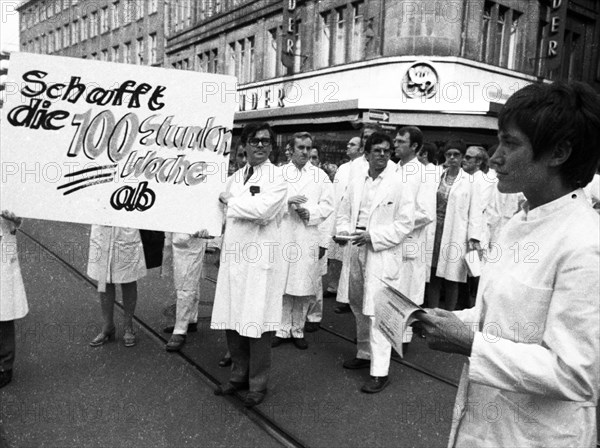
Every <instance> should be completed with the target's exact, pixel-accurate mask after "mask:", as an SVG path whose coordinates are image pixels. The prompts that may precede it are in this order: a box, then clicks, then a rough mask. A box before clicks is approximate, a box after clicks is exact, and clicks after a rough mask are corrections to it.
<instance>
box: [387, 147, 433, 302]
mask: <svg viewBox="0 0 600 448" xmlns="http://www.w3.org/2000/svg"><path fill="white" fill-rule="evenodd" d="M397 170H398V171H397V172H398V176H400V180H401V182H402V185H403V187H405V186H407V185H408V186H410V189H411V191H413V192H414V194H415V215H414V216H415V218H414V221H415V222H414V228H413V230H412V231H411V232H410V233H409V234H408V235H407V237H406V240H405V241H404V250H403V252H402V263H398V264H397V267H398V268H399V270H398V273H397V275H396V277H397V278H398V279H399V280H400V282H401V283H400V285H401V287H400V288H399V289H400V291H402V292H403V293H404V294H405V295H406V296H407V297H409V298H410V299H411V300H412V301H413V302H415V303H417V304H418V305H421V304H422V303H423V300H424V296H425V282H426V280H427V263H426V261H427V257H426V244H425V238H426V233H427V226H428V225H429V223H431V222H433V221H434V220H435V201H436V186H437V184H436V173H435V172H433V171H431V170H427V168H426V166H425V165H423V164H422V163H421V162H419V160H418V159H417V158H416V157H415V158H414V159H412V160H411V161H410V162H407V163H405V164H404V165H400V164H398V168H397Z"/></svg>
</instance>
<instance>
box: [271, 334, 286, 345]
mask: <svg viewBox="0 0 600 448" xmlns="http://www.w3.org/2000/svg"><path fill="white" fill-rule="evenodd" d="M284 342H285V339H284V338H280V337H279V336H273V339H272V340H271V347H273V348H275V347H279V346H280V345H281V344H283V343H284Z"/></svg>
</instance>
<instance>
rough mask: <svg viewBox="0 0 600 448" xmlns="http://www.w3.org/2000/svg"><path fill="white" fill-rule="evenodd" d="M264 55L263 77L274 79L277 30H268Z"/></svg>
mask: <svg viewBox="0 0 600 448" xmlns="http://www.w3.org/2000/svg"><path fill="white" fill-rule="evenodd" d="M265 53H266V56H267V64H266V67H265V77H266V78H274V77H275V76H277V59H278V54H277V28H272V29H270V30H269V32H268V34H267V45H266V51H265ZM280 73H281V72H280Z"/></svg>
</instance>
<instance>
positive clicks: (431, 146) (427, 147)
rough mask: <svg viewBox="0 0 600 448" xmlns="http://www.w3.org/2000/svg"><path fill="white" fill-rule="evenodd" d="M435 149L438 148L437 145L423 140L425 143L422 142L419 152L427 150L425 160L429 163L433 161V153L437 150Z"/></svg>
mask: <svg viewBox="0 0 600 448" xmlns="http://www.w3.org/2000/svg"><path fill="white" fill-rule="evenodd" d="M437 150H438V148H437V146H435V144H434V143H430V142H425V143H423V146H421V149H420V150H419V152H421V151H425V152H427V161H428V162H429V163H433V161H434V160H435V153H436V152H437Z"/></svg>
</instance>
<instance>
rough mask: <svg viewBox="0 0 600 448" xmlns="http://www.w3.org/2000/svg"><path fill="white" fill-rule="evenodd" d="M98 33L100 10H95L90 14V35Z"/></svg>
mask: <svg viewBox="0 0 600 448" xmlns="http://www.w3.org/2000/svg"><path fill="white" fill-rule="evenodd" d="M97 35H98V11H94V12H93V13H92V14H91V16H90V37H96V36H97Z"/></svg>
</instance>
